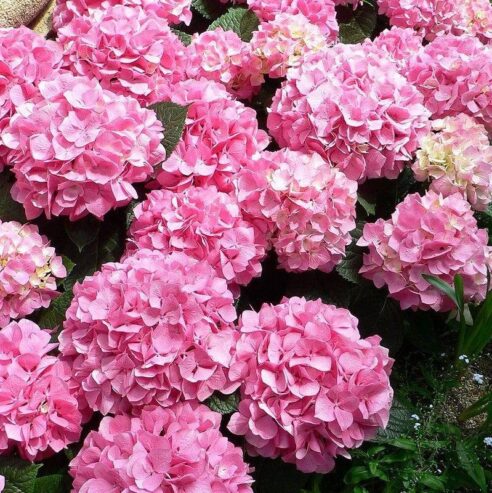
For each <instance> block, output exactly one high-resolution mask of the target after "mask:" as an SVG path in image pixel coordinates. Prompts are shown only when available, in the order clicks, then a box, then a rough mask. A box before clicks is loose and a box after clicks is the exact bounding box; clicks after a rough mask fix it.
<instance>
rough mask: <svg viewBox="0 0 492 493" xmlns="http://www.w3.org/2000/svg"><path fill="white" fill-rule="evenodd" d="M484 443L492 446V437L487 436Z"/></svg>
mask: <svg viewBox="0 0 492 493" xmlns="http://www.w3.org/2000/svg"><path fill="white" fill-rule="evenodd" d="M483 443H485V445H487V447H492V437H485V438H484V439H483Z"/></svg>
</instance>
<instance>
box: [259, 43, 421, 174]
mask: <svg viewBox="0 0 492 493" xmlns="http://www.w3.org/2000/svg"><path fill="white" fill-rule="evenodd" d="M387 58H388V57H387V55H386V53H385V52H384V51H381V52H379V51H378V50H377V49H375V47H374V46H369V45H360V46H356V45H343V44H339V45H336V46H334V47H332V48H327V49H325V50H323V51H320V52H318V53H316V54H313V55H308V56H306V57H305V58H304V59H303V63H302V64H301V65H300V66H299V67H297V68H293V69H291V70H290V71H289V72H288V74H287V81H286V82H284V84H283V85H282V87H281V88H280V89H279V90H278V91H277V93H276V94H275V96H274V99H273V103H272V107H271V110H270V114H269V116H268V128H269V130H270V132H271V134H272V136H273V137H274V138H275V139H276V141H277V142H278V143H279V145H280V146H282V147H290V148H291V149H294V150H307V151H311V152H317V153H319V154H321V155H322V156H323V157H324V158H325V159H327V160H328V161H330V162H332V163H333V164H335V165H336V166H337V167H338V168H340V169H341V170H342V171H343V172H344V173H346V175H347V176H348V177H349V178H351V179H353V180H358V181H359V182H363V181H365V180H366V179H368V178H380V177H385V178H396V177H397V176H398V174H399V173H400V171H401V170H402V169H403V166H404V164H405V162H406V161H407V160H409V159H410V158H411V157H412V154H413V153H414V151H416V150H417V147H418V141H419V139H420V138H421V137H423V136H424V135H426V134H427V130H428V126H429V123H428V118H429V113H428V111H427V110H426V109H425V107H424V106H423V104H422V103H423V98H422V95H421V94H420V93H419V92H418V91H417V90H416V89H415V88H414V87H413V86H412V85H411V84H410V83H409V82H408V81H407V80H406V79H405V78H404V77H403V76H401V75H400V74H399V73H398V68H397V66H396V65H395V64H393V63H392V62H391V61H389V60H387Z"/></svg>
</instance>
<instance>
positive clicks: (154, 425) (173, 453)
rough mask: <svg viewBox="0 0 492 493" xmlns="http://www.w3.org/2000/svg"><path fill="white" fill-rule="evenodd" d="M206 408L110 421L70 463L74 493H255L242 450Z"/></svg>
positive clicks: (185, 406)
mask: <svg viewBox="0 0 492 493" xmlns="http://www.w3.org/2000/svg"><path fill="white" fill-rule="evenodd" d="M220 420H221V416H220V415H219V414H217V413H214V412H213V411H210V410H209V409H208V408H207V407H205V406H203V405H201V404H198V405H197V404H190V403H178V404H175V405H174V406H173V407H172V408H169V409H161V408H159V407H150V406H149V407H147V408H145V409H144V410H142V413H141V414H140V416H138V417H137V416H127V415H121V416H115V417H114V418H113V417H106V418H104V419H103V420H102V421H101V424H100V425H99V430H98V431H91V432H90V433H89V435H88V436H87V438H86V439H85V441H84V444H83V446H82V449H81V450H80V452H79V453H78V455H77V457H75V459H74V460H73V461H72V462H71V463H70V474H71V475H72V476H73V478H74V483H73V488H74V489H73V491H74V493H93V492H94V493H95V492H101V493H102V492H104V493H130V492H137V491H138V492H142V493H143V492H146V493H164V492H165V493H168V492H169V493H171V492H172V493H195V492H196V493H206V492H210V493H211V492H217V493H219V492H224V493H252V491H253V490H252V489H251V486H250V485H251V483H252V482H253V479H252V478H251V476H250V475H249V472H250V469H249V467H248V465H247V464H246V463H245V462H244V459H243V453H242V451H241V449H240V448H238V447H235V446H234V445H233V444H232V443H230V442H229V441H228V440H227V438H225V437H224V436H223V435H222V434H221V432H220V430H219V427H220Z"/></svg>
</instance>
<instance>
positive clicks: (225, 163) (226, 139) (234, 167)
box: [157, 79, 269, 192]
mask: <svg viewBox="0 0 492 493" xmlns="http://www.w3.org/2000/svg"><path fill="white" fill-rule="evenodd" d="M172 101H173V102H174V103H177V104H180V105H183V106H186V105H188V114H187V118H186V124H185V128H184V131H183V136H182V138H181V140H180V142H179V144H178V146H177V147H176V149H175V151H174V152H173V153H172V154H171V156H170V157H169V159H167V160H166V161H165V162H164V163H163V164H162V170H161V171H160V172H159V173H158V174H157V180H158V181H159V183H160V184H161V186H162V187H164V188H168V189H173V190H183V189H185V188H187V187H189V186H191V185H195V186H207V185H215V186H216V187H217V189H218V190H219V191H221V192H230V191H231V190H232V189H233V186H232V179H233V178H234V176H235V175H236V173H237V172H238V171H239V170H240V169H241V168H242V167H243V166H247V165H248V164H249V163H250V162H251V160H252V159H253V158H254V157H255V156H256V155H257V154H258V153H259V152H261V151H263V150H264V149H265V148H266V147H267V145H268V144H269V138H268V135H267V133H266V132H264V131H263V130H260V129H259V128H258V120H257V118H256V112H255V111H254V110H253V109H252V108H248V107H246V106H245V105H244V104H242V103H241V102H239V101H236V100H234V99H232V97H231V96H230V94H229V93H228V92H227V91H226V89H225V87H224V86H223V85H222V84H219V83H217V82H213V81H208V80H206V79H200V80H187V81H185V82H182V83H180V84H177V85H176V86H175V87H174V92H173V94H172Z"/></svg>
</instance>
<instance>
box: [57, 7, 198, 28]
mask: <svg viewBox="0 0 492 493" xmlns="http://www.w3.org/2000/svg"><path fill="white" fill-rule="evenodd" d="M113 5H123V6H125V7H143V8H144V9H145V10H146V11H147V12H152V13H154V14H156V15H157V16H158V17H160V18H161V19H163V20H165V21H167V22H168V23H169V24H179V23H180V22H184V23H185V24H189V23H190V22H191V9H190V7H191V0H57V5H56V7H55V11H54V12H53V27H54V29H55V30H58V29H60V28H62V27H63V26H66V25H67V24H68V23H69V22H71V21H72V20H73V19H74V18H75V17H80V16H83V15H88V14H89V15H90V14H93V13H94V12H95V11H100V12H103V11H105V10H108V9H109V8H110V7H111V6H113Z"/></svg>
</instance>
